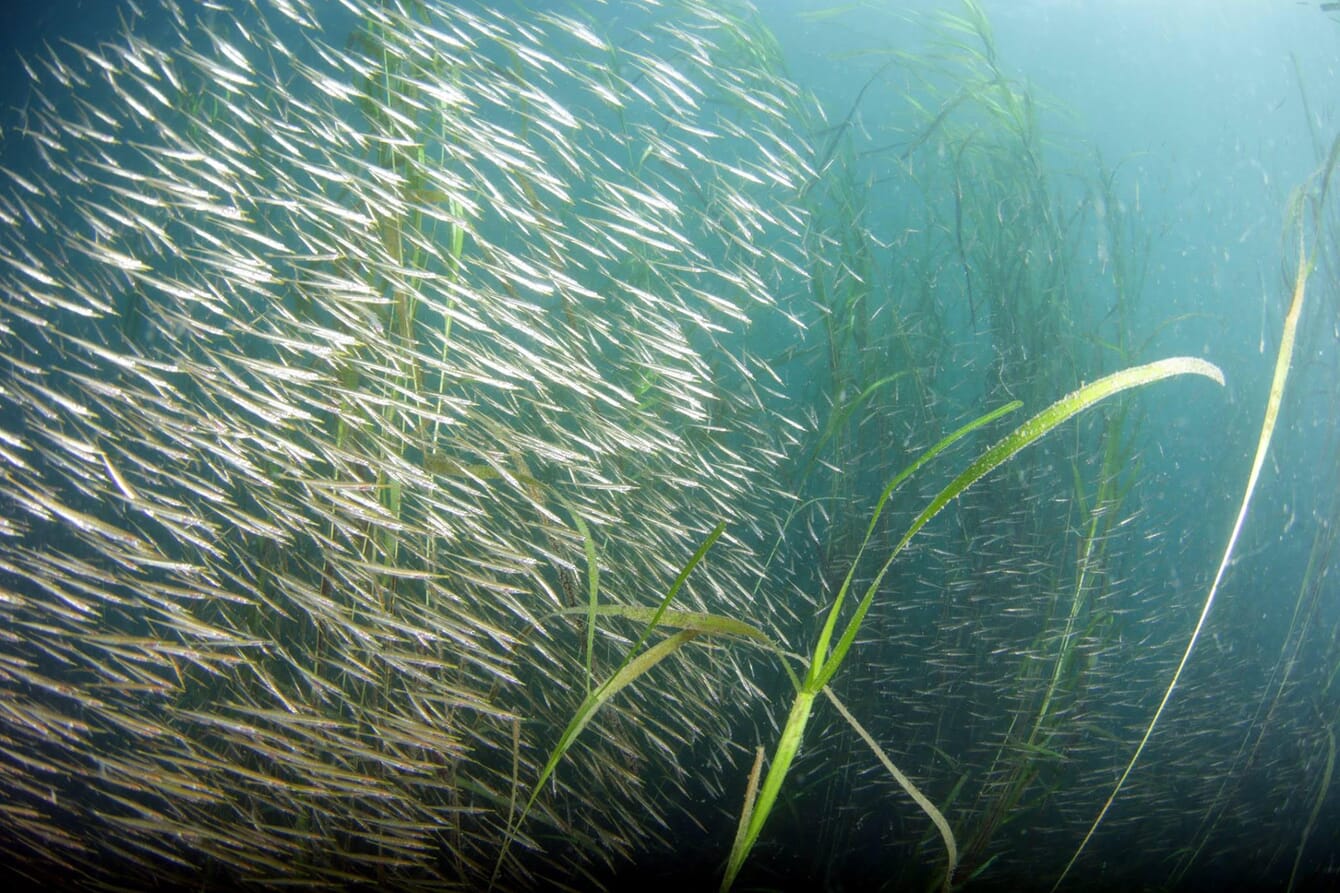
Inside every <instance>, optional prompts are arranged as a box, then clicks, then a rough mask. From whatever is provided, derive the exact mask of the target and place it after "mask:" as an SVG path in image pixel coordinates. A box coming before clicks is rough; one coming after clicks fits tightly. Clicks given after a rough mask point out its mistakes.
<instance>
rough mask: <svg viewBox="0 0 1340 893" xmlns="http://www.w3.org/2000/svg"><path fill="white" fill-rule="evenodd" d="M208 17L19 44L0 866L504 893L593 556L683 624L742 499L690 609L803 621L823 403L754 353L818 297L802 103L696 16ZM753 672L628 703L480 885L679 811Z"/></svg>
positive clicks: (745, 17)
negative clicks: (765, 550)
mask: <svg viewBox="0 0 1340 893" xmlns="http://www.w3.org/2000/svg"><path fill="white" fill-rule="evenodd" d="M183 7H184V4H183V6H180V7H179V6H178V4H177V3H176V2H175V0H164V2H163V4H162V9H155V10H154V11H153V13H152V15H151V16H148V17H145V18H143V19H140V20H137V21H130V22H128V23H127V24H126V28H125V30H124V33H122V34H119V35H117V36H114V37H113V36H110V35H109V37H108V39H107V40H106V41H105V42H102V43H99V44H97V45H90V46H80V45H75V44H69V45H61V46H58V47H56V48H55V49H54V50H53V51H51V52H49V53H46V54H43V55H39V56H36V57H32V58H28V59H26V60H25V65H26V67H27V68H28V70H29V72H30V74H31V77H32V80H33V84H32V93H31V97H30V100H29V101H28V103H27V104H26V106H25V107H24V108H23V109H22V110H21V112H16V113H14V115H13V117H12V119H11V120H10V122H9V128H8V132H7V138H6V142H5V146H4V150H5V155H4V157H3V164H4V171H3V173H2V174H0V181H2V182H3V186H2V187H0V364H2V365H3V370H4V371H3V377H2V378H0V506H2V508H0V638H2V639H3V642H2V643H0V828H2V829H3V833H2V834H0V858H3V859H4V860H5V861H6V863H7V869H8V870H10V871H14V872H17V873H19V874H26V875H29V876H32V877H42V876H49V875H53V874H59V875H62V876H64V877H67V878H71V879H80V880H82V881H84V882H87V883H91V884H97V883H100V882H105V881H108V880H109V879H110V878H111V877H113V876H114V877H116V878H117V882H118V883H119V884H121V885H129V886H135V885H136V884H137V883H141V882H143V879H144V878H147V877H150V876H152V877H154V878H155V879H160V880H161V879H163V878H168V877H172V876H174V874H175V875H176V876H178V877H180V878H183V879H186V878H200V877H201V876H202V875H201V874H200V872H202V871H203V872H207V873H206V874H205V875H203V877H205V878H214V879H216V880H217V881H218V882H219V883H224V882H227V881H229V880H233V881H237V880H248V881H255V882H261V883H266V882H275V883H278V882H284V883H292V882H298V883H311V884H331V883H344V882H349V881H354V880H364V881H372V880H375V881H376V882H378V883H379V884H382V885H385V886H387V887H394V886H409V885H414V886H423V885H428V884H440V885H441V886H444V887H448V886H468V887H477V886H479V885H481V884H482V883H485V882H487V880H488V878H489V877H490V876H491V874H492V872H493V869H494V860H495V859H496V858H497V855H498V853H499V848H500V844H501V842H502V840H503V839H504V837H505V836H506V834H507V828H508V825H509V822H510V821H511V820H512V818H513V817H514V815H515V813H516V810H517V808H518V800H519V799H520V798H523V797H524V796H525V795H526V794H527V793H528V790H529V789H528V784H529V783H531V782H532V781H533V780H534V779H535V778H536V777H537V774H538V769H539V766H540V765H542V764H543V762H544V760H545V757H546V755H547V754H548V752H549V749H550V748H551V747H552V746H553V744H554V740H555V738H556V736H557V734H558V732H559V731H561V729H562V727H563V725H564V723H565V722H566V721H567V720H568V718H569V717H570V716H571V715H572V711H573V709H574V708H575V706H576V705H577V704H578V703H579V702H580V700H581V697H582V695H583V694H584V692H585V690H586V687H587V685H588V684H589V683H588V680H587V677H586V676H585V665H584V660H583V657H582V648H583V647H584V646H583V638H584V634H583V631H582V628H581V626H580V625H579V624H578V623H577V622H575V621H574V620H573V619H572V618H571V617H568V616H561V615H560V616H556V614H555V612H557V611H559V610H561V609H562V608H564V607H565V606H569V605H572V604H575V603H578V602H581V601H583V600H584V599H585V598H586V596H587V592H588V586H589V585H590V583H591V579H590V577H591V574H590V573H589V569H588V560H587V555H588V554H591V555H595V556H597V562H598V565H599V568H600V575H599V589H600V593H601V598H602V599H603V600H606V601H618V602H626V603H630V604H654V603H655V602H656V600H657V599H658V598H659V597H660V596H661V595H662V594H663V593H664V592H665V590H666V588H667V586H668V585H669V584H670V582H671V581H672V580H673V578H674V576H675V574H676V572H677V571H678V570H679V569H680V568H681V567H682V566H683V565H684V563H685V561H687V559H688V558H689V556H690V555H691V554H692V553H693V552H694V550H695V548H696V547H697V546H698V544H699V543H701V542H702V540H703V538H704V537H705V536H706V534H707V533H708V532H709V531H710V530H711V529H712V528H713V526H714V525H715V524H716V523H717V522H719V521H723V520H724V521H728V522H729V528H728V533H727V535H726V537H725V538H723V540H722V541H721V542H720V543H718V544H717V545H716V547H715V548H714V550H713V551H712V553H711V554H710V556H709V558H708V560H707V561H706V562H704V563H703V565H702V566H700V567H699V568H697V569H696V570H695V571H694V573H693V575H692V577H691V579H690V581H689V585H688V586H687V587H686V589H685V590H684V591H683V593H681V594H680V595H679V596H678V600H679V602H678V603H679V604H680V606H681V607H685V608H698V609H711V610H715V611H718V612H722V613H728V614H745V615H748V616H749V617H750V619H751V621H752V622H754V623H757V624H760V625H762V626H763V627H764V628H769V627H771V628H776V626H777V624H779V623H786V622H789V618H787V617H784V616H774V615H770V614H769V613H768V612H769V611H772V612H778V611H780V610H782V609H781V608H779V607H778V606H777V605H776V604H773V605H771V606H768V605H764V604H762V603H759V604H752V603H751V593H752V592H753V591H754V589H755V587H756V586H757V584H758V581H759V580H760V577H761V575H762V573H763V571H762V561H763V559H762V558H761V557H760V555H761V551H762V550H761V548H760V546H761V545H762V544H764V543H766V542H768V541H769V531H767V530H764V529H761V527H762V525H763V522H761V521H756V520H755V519H756V518H762V517H766V515H765V514H764V512H762V511H761V508H762V507H763V506H766V505H769V504H771V503H776V502H778V501H784V500H785V495H784V494H781V493H779V492H777V490H776V489H775V488H776V486H777V485H776V484H775V480H776V475H775V472H776V468H777V466H778V464H779V463H780V462H781V461H782V458H783V457H784V456H786V455H789V454H790V453H791V452H792V448H793V446H794V445H795V443H796V442H797V439H798V432H800V431H801V430H802V429H803V428H804V427H805V426H806V424H808V423H806V422H804V420H803V419H802V420H801V421H800V422H797V421H794V420H792V419H791V418H790V407H789V406H788V405H787V401H786V400H785V398H784V397H783V395H782V394H783V388H781V387H780V381H779V379H777V378H776V373H775V372H774V371H773V368H772V367H771V366H770V365H769V364H768V363H766V362H764V361H763V360H762V359H761V358H760V357H758V356H756V354H755V351H754V350H753V349H752V348H751V344H755V343H757V342H756V341H755V340H754V339H756V338H758V337H760V336H761V334H768V333H770V334H772V335H773V336H776V334H777V333H779V332H780V333H783V334H785V333H786V332H787V331H788V330H791V331H794V330H795V328H796V326H797V323H798V319H797V317H798V316H803V315H804V313H805V311H803V310H797V309H796V307H797V306H799V305H800V304H802V303H803V297H804V292H803V283H804V282H805V281H806V276H807V273H808V270H807V269H806V264H807V263H809V262H808V261H805V260H803V258H804V257H805V256H806V254H805V242H806V240H807V239H808V238H810V237H809V235H808V229H807V217H806V214H805V212H804V210H803V202H801V201H800V200H799V198H800V197H801V196H803V194H804V189H805V185H806V183H807V182H809V181H810V180H811V178H812V176H813V174H812V172H811V171H810V170H809V168H808V163H807V159H808V158H809V157H810V150H809V149H808V147H807V145H806V142H805V139H804V138H803V137H802V136H801V135H800V134H799V133H797V128H799V127H800V123H801V122H803V121H804V120H805V117H806V115H807V114H809V113H810V111H809V110H808V109H807V108H806V105H805V100H804V97H803V96H802V95H801V94H800V93H799V92H798V91H797V90H796V89H794V88H793V87H792V86H790V85H789V84H788V83H787V82H786V81H785V80H784V79H782V78H781V77H779V76H778V74H777V71H778V68H777V66H776V64H775V60H774V57H773V56H772V55H771V53H770V50H769V48H768V47H769V44H768V43H767V41H766V40H764V39H763V35H762V34H760V33H756V32H754V30H753V27H754V26H753V25H752V24H751V19H750V18H749V13H748V11H747V10H745V9H731V8H729V7H723V5H722V4H719V3H716V2H706V0H704V2H699V0H686V2H676V3H672V4H661V3H658V2H651V0H648V2H621V3H619V4H615V5H612V6H603V5H601V4H594V3H593V4H591V7H592V8H591V9H588V10H581V9H575V10H573V11H571V12H568V13H563V14H559V13H557V12H548V11H536V10H533V9H516V10H512V9H501V8H495V4H492V3H484V2H480V3H458V2H454V0H452V2H447V0H441V2H438V0H388V2H376V0H341V2H340V3H338V4H337V3H317V2H314V0H250V2H247V3H242V2H238V3H237V4H236V7H237V8H236V9H235V10H231V11H222V12H221V10H222V7H221V6H220V5H218V4H213V3H208V4H204V9H203V11H202V12H201V13H200V14H201V15H203V18H200V19H198V20H197V19H196V15H197V13H196V11H194V10H192V11H189V12H188V11H187V10H185V9H184V8H183ZM150 21H152V22H153V23H154V25H155V27H156V29H157V30H154V31H153V32H152V33H146V34H144V35H141V34H140V32H141V31H144V30H146V29H145V28H144V26H145V24H146V23H148V22H150ZM164 23H172V25H171V27H170V28H169V27H166V25H165V24H164ZM773 533H775V531H773ZM606 627H608V628H606ZM625 634H627V635H630V636H631V635H635V634H636V628H635V627H633V626H631V625H629V626H625V627H620V626H619V624H618V623H617V622H614V621H611V622H610V623H609V624H607V625H603V626H602V630H601V636H600V637H598V638H597V640H596V643H595V645H596V648H595V655H594V657H595V661H594V663H595V671H596V672H597V673H599V672H601V671H602V670H603V671H604V672H608V670H609V667H610V666H611V662H612V661H617V659H618V657H619V656H620V655H621V654H622V651H623V649H624V648H626V642H623V643H622V644H621V640H620V639H619V637H621V636H622V635H625ZM746 660H747V657H746V656H744V655H743V654H742V653H740V652H739V651H737V650H723V649H700V650H699V651H697V652H695V653H694V654H692V655H686V656H685V657H684V658H682V659H679V660H676V661H670V662H667V664H666V666H664V667H660V668H658V669H657V671H656V672H655V673H654V674H653V677H654V685H647V686H639V687H635V688H634V689H630V690H629V691H628V692H627V693H625V694H622V695H621V696H620V699H619V700H618V702H617V703H614V704H611V705H610V707H609V709H608V710H606V711H604V712H603V713H602V716H601V717H600V718H599V719H598V720H597V722H596V725H595V727H594V731H593V732H591V733H588V734H587V736H586V738H585V740H584V741H583V743H582V746H581V747H580V748H579V750H578V751H576V752H574V757H573V758H572V759H570V760H568V761H567V762H566V763H565V764H564V766H563V768H562V769H561V771H560V772H559V773H558V774H557V776H556V777H555V780H554V782H553V783H551V785H550V786H549V789H548V790H546V791H544V792H543V794H542V796H541V798H540V799H539V801H538V804H537V806H536V807H535V809H534V810H533V811H532V813H531V815H530V817H529V818H528V820H527V822H526V823H525V824H524V825H523V826H522V827H521V828H520V829H519V831H518V833H519V837H518V844H519V845H514V846H512V847H511V848H510V856H509V858H508V862H507V864H506V865H504V866H503V868H502V872H501V874H500V876H499V879H498V882H499V883H501V884H503V885H517V884H519V885H525V884H529V883H538V882H541V881H542V880H544V879H545V878H562V877H572V876H573V873H574V872H580V871H581V870H582V869H581V866H582V865H583V864H586V863H588V862H589V861H590V860H592V859H613V858H616V857H617V856H618V855H619V854H620V853H623V852H626V851H627V850H628V848H629V847H630V846H631V845H632V843H633V842H635V841H641V840H643V839H645V838H648V837H654V836H655V834H656V833H657V829H658V828H661V827H664V826H665V823H666V822H667V821H668V818H667V817H666V816H665V815H664V814H663V812H662V810H664V809H666V808H670V805H672V804H674V803H675V802H677V801H678V800H679V799H680V798H678V797H674V796H668V795H667V794H666V792H668V791H673V790H675V789H681V790H683V789H685V788H686V786H692V785H697V784H704V783H706V784H708V785H709V786H710V785H711V782H710V781H709V782H702V781H700V780H699V779H696V778H693V777H690V776H689V775H687V774H686V773H685V772H683V771H682V770H679V769H678V768H677V766H678V760H679V757H680V755H681V754H683V753H685V752H686V750H687V749H690V748H693V749H696V751H697V759H701V760H705V761H706V765H717V766H728V767H731V771H730V772H728V773H725V777H727V778H730V779H732V780H735V779H740V778H742V777H743V772H744V771H745V770H746V769H747V765H748V762H749V758H750V757H751V756H752V754H749V753H744V752H743V749H740V750H733V749H731V748H733V747H735V746H736V745H732V744H731V743H730V742H731V741H732V740H735V739H734V738H733V737H732V735H731V734H730V724H731V722H732V721H733V720H732V716H734V721H739V720H740V717H739V716H738V715H735V714H734V713H733V712H732V710H730V709H726V707H725V706H724V704H725V703H726V702H727V701H728V700H729V699H727V698H726V695H727V689H728V687H729V688H730V689H731V690H735V691H739V690H741V689H740V686H741V685H743V686H744V690H746V691H747V690H749V688H750V686H752V684H753V683H752V681H751V675H752V674H751V672H750V668H749V666H748V665H747V664H746V663H745V661H746ZM705 680H713V681H712V682H711V683H710V684H708V683H707V682H705ZM723 699H726V700H723ZM653 705H654V708H655V709H654V710H653V709H652V707H653ZM630 716H632V717H633V718H632V719H630V718H629V717H630ZM653 785H654V786H656V787H657V788H658V794H657V796H654V797H653V796H649V795H646V793H645V790H644V789H646V788H648V787H649V786H653ZM712 793H713V794H714V797H715V799H714V800H713V799H708V800H706V801H705V802H698V803H697V805H696V807H695V808H697V809H699V810H708V811H718V812H722V813H725V812H729V811H732V810H734V809H735V808H736V807H737V797H738V791H736V790H734V789H733V788H732V789H731V790H730V791H729V792H728V793H727V792H723V791H720V790H714V791H712ZM700 799H701V798H700ZM136 872H141V873H142V875H141V876H140V880H138V881H137V880H136V877H137V875H136Z"/></svg>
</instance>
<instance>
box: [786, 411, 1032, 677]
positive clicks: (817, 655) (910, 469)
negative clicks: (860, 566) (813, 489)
mask: <svg viewBox="0 0 1340 893" xmlns="http://www.w3.org/2000/svg"><path fill="white" fill-rule="evenodd" d="M1020 406H1023V403H1022V402H1021V401H1019V400H1014V401H1012V402H1010V403H1006V404H1005V405H1004V406H1000V407H997V408H996V409H993V410H991V411H990V412H988V413H986V414H985V415H982V416H978V417H977V418H975V419H973V420H972V421H971V422H969V423H968V424H966V425H964V426H963V427H961V428H959V429H958V430H956V431H953V432H951V433H949V434H947V435H945V436H944V437H942V438H941V439H940V440H939V442H937V443H936V444H935V445H934V446H932V447H931V448H930V449H928V450H926V452H924V453H922V454H921V455H920V456H919V457H917V459H916V461H914V462H913V463H912V464H911V465H909V466H907V467H906V468H904V469H903V470H902V471H900V472H898V473H897V474H896V475H894V476H893V479H892V480H890V481H889V483H888V484H887V485H885V487H884V492H882V493H880V494H879V499H878V501H876V503H875V511H874V513H873V514H872V515H871V516H870V523H869V524H867V525H866V528H865V537H864V538H863V539H862V540H861V545H860V547H859V548H858V549H857V550H856V557H855V558H853V559H852V562H851V566H850V567H849V568H848V569H847V576H846V577H845V578H844V579H843V581H842V586H841V587H840V588H839V589H838V593H837V595H836V596H835V597H834V599H833V604H832V606H831V607H829V609H828V617H827V619H826V620H825V621H824V627H823V629H822V630H821V631H820V633H819V640H818V642H817V643H815V647H814V659H813V660H812V661H811V663H810V670H811V673H813V672H814V671H816V670H817V669H818V668H819V667H821V666H822V665H823V664H824V662H825V661H826V659H827V656H828V643H829V641H830V640H831V639H832V636H833V630H834V629H835V628H836V625H837V618H838V612H839V611H840V610H841V609H842V603H843V601H844V600H845V599H846V597H847V590H848V589H850V588H851V581H852V577H853V576H854V575H855V574H856V565H857V563H858V562H859V561H860V560H861V556H862V555H863V554H865V547H866V546H867V545H869V543H870V537H871V536H873V535H874V532H875V525H876V523H877V522H878V521H879V516H880V515H881V514H882V513H883V512H884V504H885V503H886V502H888V501H889V497H890V496H891V495H893V491H894V490H896V489H898V485H899V484H901V483H902V482H903V481H905V480H907V479H908V478H909V477H911V476H912V475H913V474H915V473H916V472H917V470H918V469H920V468H921V467H922V466H923V465H925V464H926V463H927V462H929V461H931V460H932V459H934V458H935V457H936V456H938V455H940V453H942V452H944V451H945V450H946V449H948V448H949V447H950V446H952V445H953V444H954V443H956V442H958V441H959V440H961V439H962V438H964V437H966V436H967V435H969V434H971V433H972V432H973V431H976V430H977V429H978V428H980V427H982V426H983V425H986V424H988V423H990V422H993V421H995V420H996V419H998V418H1000V417H1001V416H1003V415H1006V414H1007V413H1011V412H1013V411H1014V410H1016V409H1018V408H1019V407H1020ZM815 690H816V691H817V690H818V688H815Z"/></svg>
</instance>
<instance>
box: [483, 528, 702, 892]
mask: <svg viewBox="0 0 1340 893" xmlns="http://www.w3.org/2000/svg"><path fill="white" fill-rule="evenodd" d="M573 517H574V518H576V517H577V515H576V514H575V513H574V515H573ZM578 526H579V529H580V528H584V527H585V524H584V522H582V521H580V519H579V520H578ZM725 529H726V523H725V522H724V521H723V522H721V523H719V524H717V526H716V527H714V528H712V532H711V533H709V534H708V535H707V538H706V539H705V540H703V542H702V545H700V546H699V547H698V549H697V551H695V552H694V553H693V557H691V558H690V559H689V560H688V562H687V563H686V564H685V565H684V567H683V568H682V569H681V570H680V572H679V574H678V575H676V577H675V580H674V582H673V583H672V584H670V588H669V590H667V591H666V594H665V597H664V598H662V599H661V602H660V604H659V605H658V606H657V607H656V609H655V611H654V612H652V614H651V618H650V619H649V620H648V621H647V625H646V627H645V628H644V629H643V630H642V633H641V634H640V635H639V636H638V638H637V641H636V642H634V643H633V646H632V647H631V648H629V649H628V652H627V653H626V654H625V655H624V658H623V661H622V662H620V664H619V667H618V669H616V670H615V671H614V673H613V674H612V675H611V676H610V677H609V678H608V679H606V680H605V682H604V683H602V684H601V685H600V687H598V688H597V689H596V690H595V691H592V692H590V693H588V694H587V696H586V698H585V699H583V701H582V703H581V706H579V707H578V708H577V710H576V712H575V713H574V714H573V716H572V719H571V720H569V721H568V725H567V727H566V728H565V729H564V730H563V734H562V735H560V736H559V739H558V743H557V744H555V745H554V749H553V751H551V752H550V754H549V759H548V760H547V761H546V762H545V764H544V769H543V770H541V772H540V775H539V778H537V779H536V781H535V786H534V788H532V789H531V793H530V797H529V798H527V800H526V805H525V806H524V807H523V808H522V810H521V813H520V815H518V816H517V818H516V821H515V823H512V824H510V825H509V827H508V829H507V834H506V836H505V837H504V838H503V843H502V846H501V848H500V849H499V852H498V859H497V861H496V862H495V863H494V866H493V875H492V878H491V879H490V883H489V887H490V888H492V886H493V884H494V883H496V881H497V878H498V874H499V872H500V871H501V870H502V864H503V860H504V859H505V858H506V856H507V851H508V849H509V848H510V846H511V843H512V840H513V839H514V838H515V837H516V833H517V829H518V828H520V826H521V823H522V822H524V821H525V820H526V817H527V816H528V815H530V811H531V809H532V808H533V807H534V806H535V801H536V800H537V799H539V796H540V791H542V790H544V785H545V782H547V781H548V780H549V777H550V776H551V775H553V774H554V770H555V769H557V768H558V764H559V761H561V760H562V759H563V757H564V756H565V755H566V754H567V752H568V750H570V749H571V747H572V745H573V743H574V742H575V741H576V740H577V736H578V735H580V734H581V732H582V730H583V729H585V728H586V726H587V725H588V724H589V723H590V722H591V719H592V717H594V716H595V713H596V711H597V710H599V709H600V708H601V707H602V706H604V705H605V704H606V703H607V702H608V701H609V699H610V698H612V697H614V696H615V695H616V694H618V693H619V692H620V691H622V690H623V689H624V688H627V687H628V685H630V684H631V683H632V682H633V681H634V680H636V679H637V678H638V677H639V676H641V675H642V674H643V673H645V672H647V671H648V670H650V669H651V668H652V667H654V666H656V665H657V664H658V663H660V662H661V661H662V660H664V659H665V658H667V657H669V656H670V655H672V654H674V653H675V652H676V651H678V650H679V649H680V648H682V647H684V646H685V645H687V644H688V643H689V642H691V641H693V640H694V639H695V638H697V637H698V636H700V635H702V634H703V633H702V631H700V630H697V629H683V630H680V631H679V632H677V633H675V634H674V635H672V636H670V637H668V638H666V639H663V640H661V641H660V642H657V643H656V644H655V645H653V646H651V647H650V648H648V649H647V650H646V651H641V649H642V645H643V644H644V643H645V642H646V641H647V637H648V636H649V635H651V633H652V630H654V629H655V628H656V627H657V626H658V625H660V623H661V621H662V619H663V618H664V617H665V615H666V611H667V609H668V607H669V605H670V602H671V601H672V600H673V599H674V597H675V596H676V595H677V594H678V593H679V590H680V589H681V588H682V587H683V586H684V581H685V580H687V579H688V577H689V574H691V573H692V572H693V569H694V568H695V567H697V566H698V564H699V563H700V562H701V561H702V560H703V558H704V557H705V556H706V555H707V552H708V550H710V549H711V548H712V545H713V543H715V542H716V541H717V539H718V538H719V537H720V536H721V534H722V533H723V532H724V531H725ZM586 539H587V543H588V547H587V557H588V560H590V561H591V562H592V563H593V564H594V558H595V553H594V546H593V545H591V540H590V537H589V536H587V537H586ZM595 596H596V590H595V586H594V585H592V586H591V599H592V601H591V603H590V604H588V606H587V612H588V618H589V622H590V625H591V627H593V626H594V623H595V616H596V614H597V613H599V611H598V609H599V606H598V605H596V604H595V603H594V599H595ZM639 652H641V653H639Z"/></svg>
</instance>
